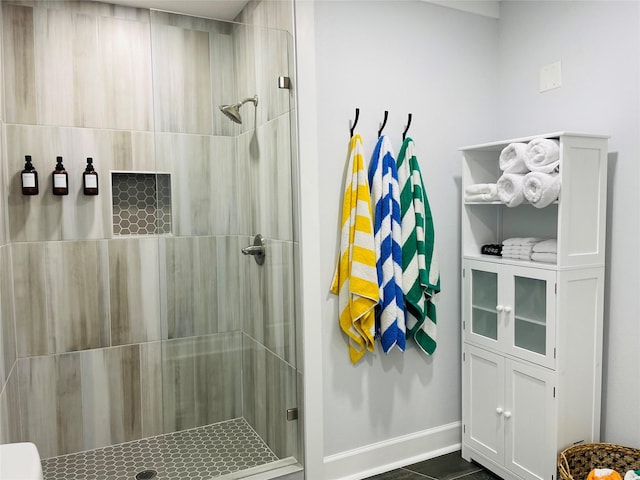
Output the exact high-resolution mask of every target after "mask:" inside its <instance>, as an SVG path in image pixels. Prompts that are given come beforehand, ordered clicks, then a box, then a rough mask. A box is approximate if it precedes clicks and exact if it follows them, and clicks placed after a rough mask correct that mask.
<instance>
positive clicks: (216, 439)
mask: <svg viewBox="0 0 640 480" xmlns="http://www.w3.org/2000/svg"><path fill="white" fill-rule="evenodd" d="M291 45H292V42H291V39H290V36H289V34H288V33H287V32H284V31H280V30H274V29H266V28H260V27H255V26H248V25H243V24H237V23H231V22H223V21H216V20H210V19H203V18H196V17H191V16H185V15H178V14H172V13H167V12H160V11H151V56H152V75H153V104H154V125H155V133H154V137H155V157H156V170H157V172H156V173H157V174H158V178H166V177H162V176H161V175H160V174H162V175H163V176H168V177H169V178H170V184H171V187H170V194H171V200H170V203H171V232H170V233H167V234H164V235H160V237H159V240H158V242H159V244H158V251H159V258H160V264H159V278H160V282H159V283H160V285H159V287H160V291H161V295H160V297H161V301H160V310H161V315H160V317H161V329H162V339H163V340H162V341H161V342H158V343H157V345H155V348H154V349H152V348H149V349H147V350H146V351H145V352H143V355H148V357H147V358H148V362H149V363H150V364H153V365H155V366H156V368H155V369H154V370H153V371H154V374H155V375H156V376H157V382H155V383H154V385H155V387H154V388H153V391H150V392H147V394H146V398H147V408H148V410H147V412H146V413H147V417H146V420H145V419H143V422H145V424H146V426H147V429H146V430H147V431H154V432H155V433H156V434H157V435H160V437H158V438H159V439H161V441H160V442H159V443H158V448H159V449H160V451H161V452H162V455H161V461H160V462H159V465H155V467H153V468H154V469H156V471H158V476H159V477H161V478H165V477H163V476H162V475H160V474H161V473H163V474H164V475H165V476H166V478H187V477H183V476H184V475H185V474H188V475H189V476H188V478H190V479H194V478H197V479H200V478H202V479H209V478H215V477H217V476H224V475H227V474H233V475H234V478H239V477H237V476H236V475H238V474H240V472H245V473H246V475H249V474H255V473H256V472H257V471H259V472H261V471H272V470H273V471H274V472H275V471H277V469H278V468H288V469H291V468H295V467H294V466H298V467H299V463H298V462H299V459H300V457H301V455H300V454H301V452H300V450H301V448H300V436H299V428H300V426H299V421H297V420H287V411H288V410H290V409H295V408H297V407H298V399H297V377H298V374H297V361H296V325H295V318H296V315H295V313H296V286H295V283H296V282H295V278H296V271H295V268H296V265H295V262H294V222H293V212H294V195H293V185H294V179H293V175H294V169H293V167H292V165H293V163H294V162H293V150H292V146H291V145H292V136H293V132H292V129H291V125H293V124H294V123H295V122H294V121H293V118H292V116H293V115H294V111H292V108H291V102H290V98H291V96H290V91H289V90H283V89H279V88H278V82H277V79H278V77H279V76H288V77H291V76H292V74H293V69H292V68H291V65H290V62H291ZM223 110H224V111H223ZM157 191H158V192H159V191H160V189H159V188H158V189H157ZM158 195H160V194H159V193H158ZM162 202H165V203H166V198H164V199H162V198H160V197H159V196H158V204H161V203H162ZM257 233H260V234H262V236H263V237H264V239H265V250H266V257H265V262H264V264H263V265H258V264H257V263H256V262H255V261H254V257H253V256H251V255H243V253H242V249H243V248H244V247H247V246H249V245H252V244H253V239H254V236H255V235H256V234H257ZM143 395H145V393H144V392H143ZM150 468H151V467H150ZM161 471H162V472H161ZM180 475H183V476H180ZM242 476H244V475H242Z"/></svg>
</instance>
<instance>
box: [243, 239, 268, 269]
mask: <svg viewBox="0 0 640 480" xmlns="http://www.w3.org/2000/svg"><path fill="white" fill-rule="evenodd" d="M241 252H242V253H243V254H244V255H253V258H254V259H255V261H256V263H257V264H258V265H262V264H263V263H264V257H265V248H264V238H263V237H262V235H260V234H257V235H256V236H255V237H253V245H249V246H248V247H244V248H243V249H242V250H241Z"/></svg>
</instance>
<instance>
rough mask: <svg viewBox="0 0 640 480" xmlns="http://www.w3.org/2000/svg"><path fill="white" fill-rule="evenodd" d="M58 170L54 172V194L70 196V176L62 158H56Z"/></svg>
mask: <svg viewBox="0 0 640 480" xmlns="http://www.w3.org/2000/svg"><path fill="white" fill-rule="evenodd" d="M56 160H57V163H56V169H55V170H54V171H53V194H54V195H69V176H68V175H67V171H66V170H65V169H64V165H62V157H56Z"/></svg>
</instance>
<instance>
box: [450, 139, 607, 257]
mask: <svg viewBox="0 0 640 480" xmlns="http://www.w3.org/2000/svg"><path fill="white" fill-rule="evenodd" d="M539 137H541V138H548V139H555V140H557V141H558V142H559V146H560V172H559V175H560V181H561V189H560V195H559V200H557V201H555V202H553V203H552V204H550V205H548V206H546V207H544V208H536V207H534V206H533V205H531V204H528V203H523V204H521V205H518V206H517V207H512V208H510V207H507V206H506V205H504V204H503V203H502V202H499V201H497V202H465V200H464V191H465V189H466V188H467V187H468V186H470V185H473V184H480V183H496V182H497V181H498V179H499V178H500V176H501V175H502V171H501V170H500V166H499V158H500V152H501V151H502V150H503V149H504V148H505V147H507V146H508V145H509V144H510V143H527V142H529V141H531V140H532V139H534V138H539ZM607 138H608V137H607V136H604V135H587V134H582V133H571V132H555V133H551V134H545V135H535V136H531V137H522V138H515V139H510V140H504V141H500V142H492V143H485V144H480V145H472V146H468V147H463V148H461V149H460V151H461V152H462V157H463V159H462V205H463V208H462V237H463V245H462V247H463V255H465V256H473V257H477V256H478V255H480V251H481V248H482V246H483V245H487V244H492V243H493V244H495V243H501V242H503V241H504V240H506V239H507V238H512V237H536V238H541V239H549V238H556V239H557V240H558V260H557V266H558V267H573V266H586V265H601V264H603V262H604V248H603V246H604V229H603V228H600V225H601V223H602V218H604V215H605V210H604V205H605V201H606V196H607V195H606V167H607Z"/></svg>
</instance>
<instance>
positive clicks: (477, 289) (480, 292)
mask: <svg viewBox="0 0 640 480" xmlns="http://www.w3.org/2000/svg"><path fill="white" fill-rule="evenodd" d="M496 305H498V274H497V273H496V272H487V271H484V270H476V269H474V268H471V332H472V333H473V334H475V335H480V336H482V337H486V338H490V339H492V340H498V312H497V310H496Z"/></svg>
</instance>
